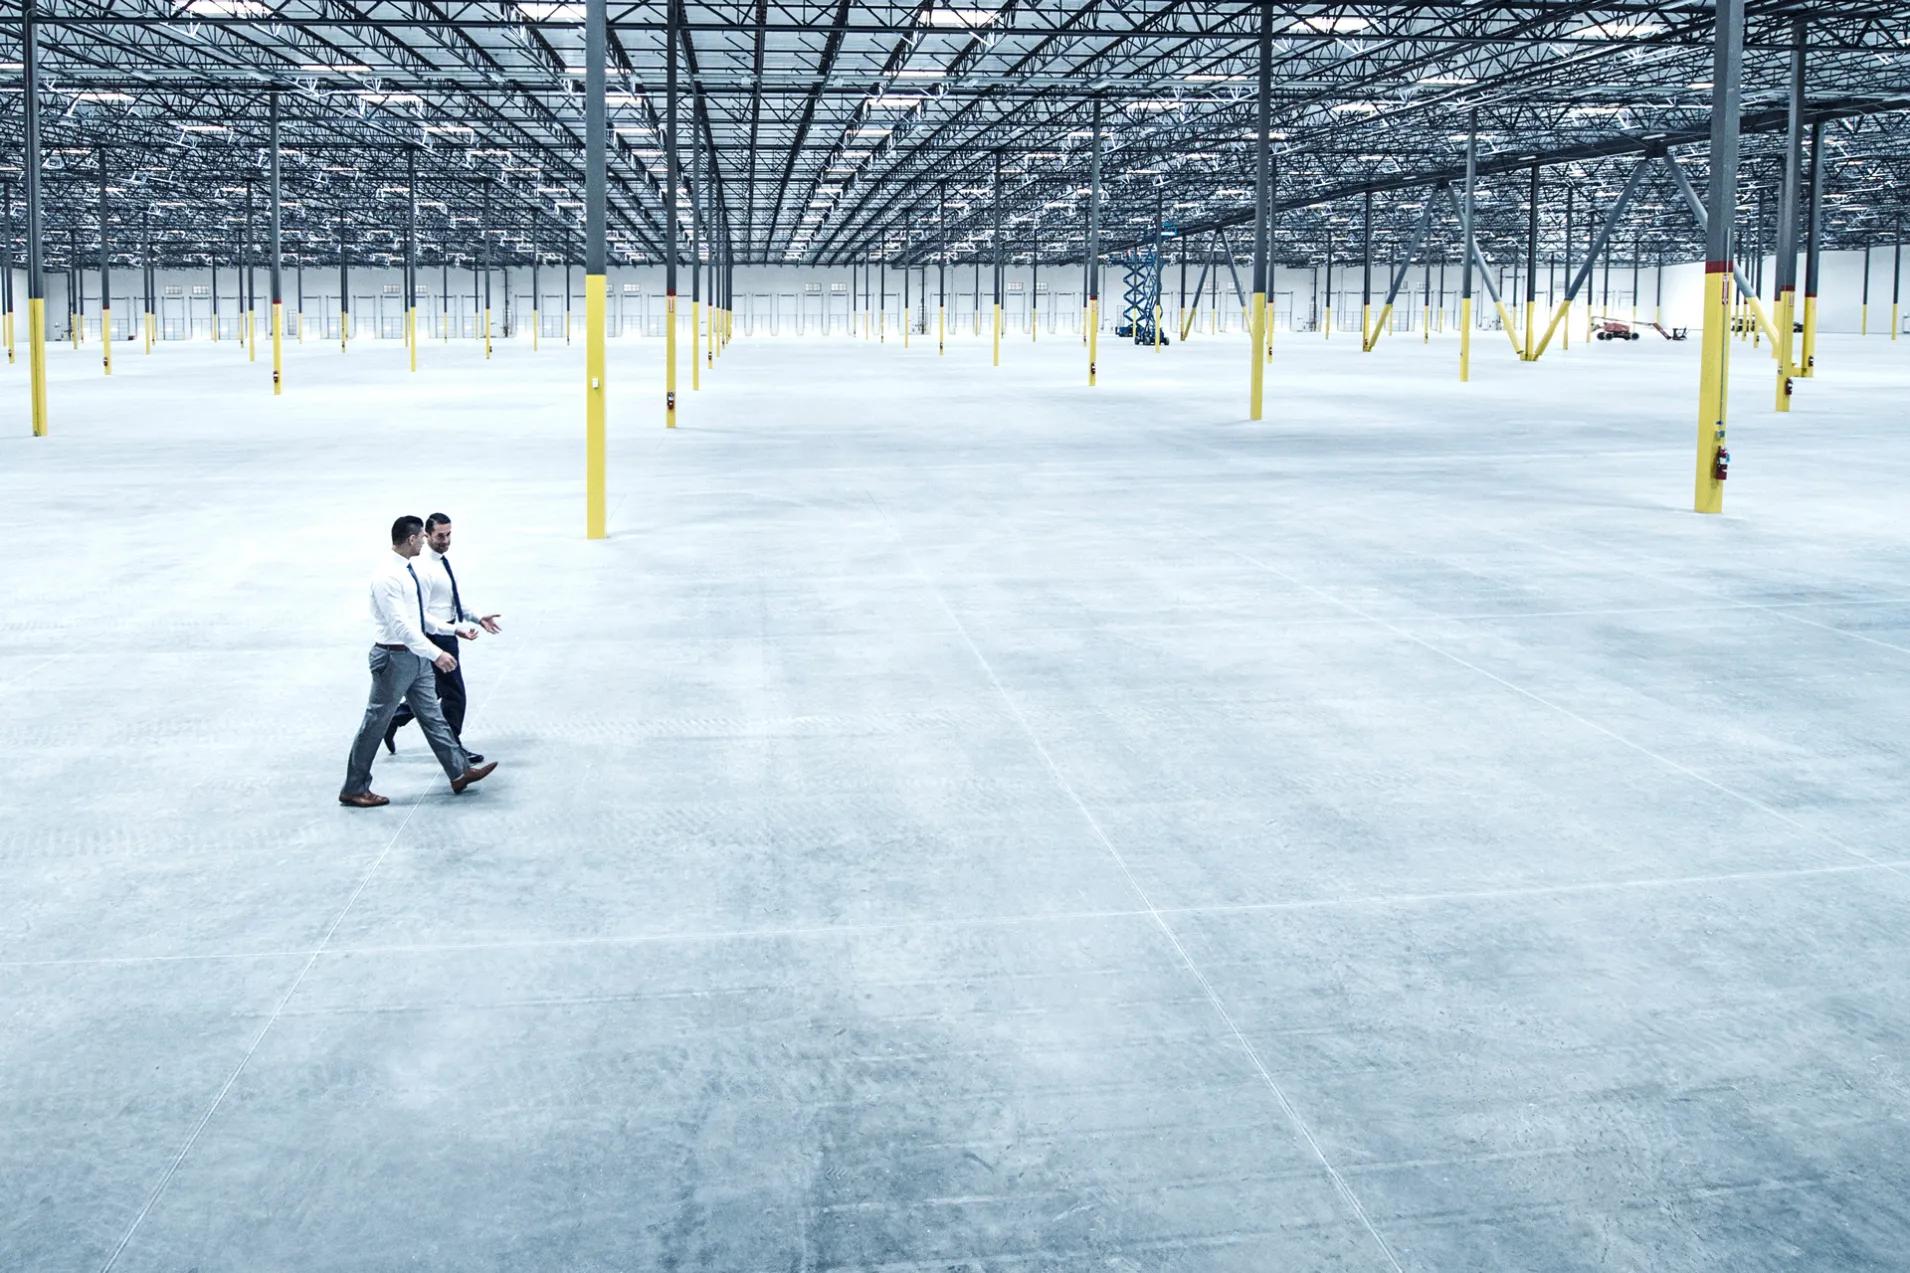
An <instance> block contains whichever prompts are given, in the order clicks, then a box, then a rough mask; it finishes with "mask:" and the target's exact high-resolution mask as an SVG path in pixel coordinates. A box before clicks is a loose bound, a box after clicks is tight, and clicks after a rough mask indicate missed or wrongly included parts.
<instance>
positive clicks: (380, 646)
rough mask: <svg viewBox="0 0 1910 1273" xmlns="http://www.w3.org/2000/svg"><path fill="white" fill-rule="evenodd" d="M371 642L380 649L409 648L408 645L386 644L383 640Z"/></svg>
mask: <svg viewBox="0 0 1910 1273" xmlns="http://www.w3.org/2000/svg"><path fill="white" fill-rule="evenodd" d="M373 644H374V645H376V646H377V648H378V649H381V650H408V649H410V648H411V647H410V646H408V645H386V644H385V643H384V642H383V641H377V642H374V643H373Z"/></svg>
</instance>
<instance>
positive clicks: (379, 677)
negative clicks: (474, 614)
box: [338, 516, 497, 809]
mask: <svg viewBox="0 0 1910 1273" xmlns="http://www.w3.org/2000/svg"><path fill="white" fill-rule="evenodd" d="M423 547H424V523H423V522H421V521H419V520H418V519H417V518H415V517H408V516H407V517H400V518H399V519H398V520H397V521H395V522H393V523H392V524H391V556H390V557H388V558H386V559H385V561H384V563H383V564H382V565H381V566H380V567H379V569H378V571H377V572H376V573H375V574H373V575H372V578H371V630H372V638H371V639H372V647H371V700H370V701H369V702H368V703H366V704H365V719H364V720H363V721H361V722H360V723H359V725H358V737H356V738H355V739H353V740H352V748H351V759H350V760H349V761H348V762H347V764H346V769H345V787H344V789H343V790H342V791H340V792H339V793H338V803H340V804H343V805H350V806H352V807H353V808H357V809H376V808H377V807H378V806H379V805H386V804H390V803H391V801H389V800H387V799H386V798H385V797H383V796H381V795H378V794H377V793H375V792H373V791H372V789H371V762H372V760H373V758H374V757H376V756H377V755H378V740H379V738H380V737H382V736H383V734H384V732H385V726H386V725H387V724H388V723H390V721H391V715H392V713H393V712H395V711H397V710H398V704H399V702H400V701H403V702H404V703H405V704H406V705H407V706H409V707H410V708H411V711H412V714H413V715H414V716H415V717H416V718H417V721H418V726H419V728H421V729H422V730H424V736H425V737H426V738H427V739H429V740H430V741H431V750H432V751H434V752H436V753H437V756H438V763H439V764H440V765H442V766H444V773H445V776H446V777H447V778H449V779H450V780H451V790H452V791H454V792H462V791H463V790H464V789H465V788H466V787H468V786H470V785H471V784H472V783H474V782H480V781H482V780H483V779H484V778H485V777H487V776H489V774H490V772H491V771H492V770H493V769H496V768H497V762H496V761H492V762H491V763H490V764H488V765H481V766H475V767H474V766H473V764H472V762H471V759H470V757H468V756H467V755H465V752H464V748H463V747H461V746H459V744H458V740H457V737H456V735H454V734H453V733H452V732H451V727H450V726H449V725H447V724H446V723H445V720H444V713H443V712H442V711H441V710H440V709H439V707H438V691H437V685H436V682H435V680H434V679H433V676H432V671H433V669H434V668H435V669H437V670H439V671H443V672H453V671H456V670H457V666H458V661H457V658H456V657H455V656H453V655H451V654H448V653H446V652H445V651H443V650H440V649H439V648H437V647H436V646H435V645H433V644H432V643H431V642H430V641H429V640H427V639H426V637H425V618H424V586H423V584H422V583H420V582H419V579H418V572H417V571H416V570H415V569H414V568H413V566H412V559H413V558H414V557H416V556H417V555H418V553H419V552H420V551H421V550H422V549H423ZM472 635H474V636H475V635H476V632H475V630H473V631H472Z"/></svg>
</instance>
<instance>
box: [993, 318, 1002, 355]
mask: <svg viewBox="0 0 1910 1273" xmlns="http://www.w3.org/2000/svg"><path fill="white" fill-rule="evenodd" d="M994 340H995V351H994V365H995V366H997V367H999V366H1001V306H1000V305H996V306H995V337H994Z"/></svg>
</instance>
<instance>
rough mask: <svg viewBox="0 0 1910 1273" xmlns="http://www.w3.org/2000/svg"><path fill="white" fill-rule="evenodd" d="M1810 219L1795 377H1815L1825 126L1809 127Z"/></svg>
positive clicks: (1806, 238) (1805, 246) (1819, 123)
mask: <svg viewBox="0 0 1910 1273" xmlns="http://www.w3.org/2000/svg"><path fill="white" fill-rule="evenodd" d="M1810 200H1811V209H1810V215H1809V217H1808V218H1807V219H1806V220H1805V222H1804V356H1803V359H1802V361H1801V363H1800V365H1799V366H1798V370H1797V374H1798V375H1800V376H1803V377H1805V378H1806V379H1808V378H1809V377H1811V376H1814V375H1816V374H1817V281H1818V275H1819V265H1820V262H1819V260H1818V257H1819V247H1818V244H1819V241H1820V239H1821V238H1822V237H1823V224H1824V125H1823V123H1822V122H1821V121H1819V122H1817V123H1814V124H1812V125H1811V176H1810Z"/></svg>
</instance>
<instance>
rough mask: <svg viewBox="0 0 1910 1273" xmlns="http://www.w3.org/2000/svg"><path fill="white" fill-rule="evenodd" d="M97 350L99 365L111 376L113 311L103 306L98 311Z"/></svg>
mask: <svg viewBox="0 0 1910 1273" xmlns="http://www.w3.org/2000/svg"><path fill="white" fill-rule="evenodd" d="M99 350H100V365H101V366H102V367H104V368H105V369H106V374H107V375H109V376H110V375H112V374H113V311H112V310H111V309H109V308H107V307H106V306H104V305H102V306H100V310H99Z"/></svg>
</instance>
